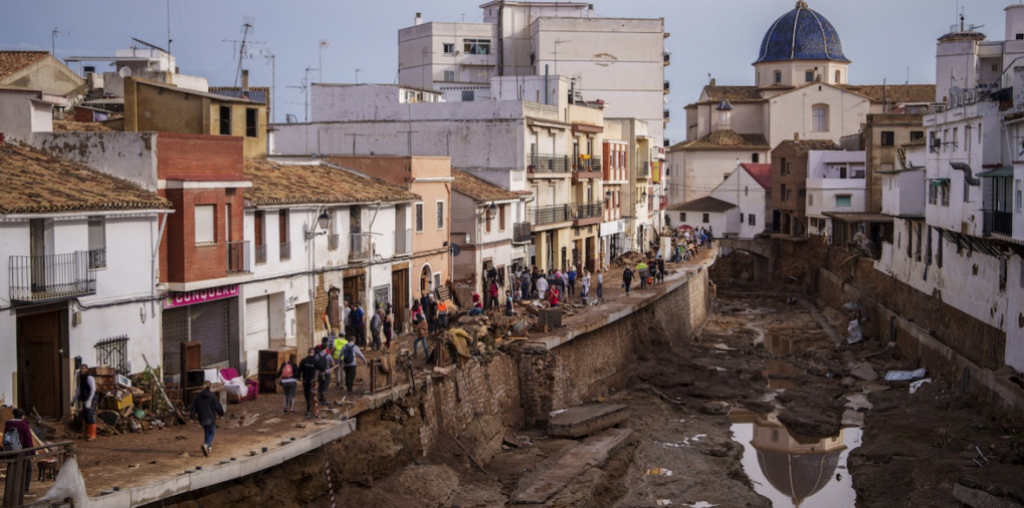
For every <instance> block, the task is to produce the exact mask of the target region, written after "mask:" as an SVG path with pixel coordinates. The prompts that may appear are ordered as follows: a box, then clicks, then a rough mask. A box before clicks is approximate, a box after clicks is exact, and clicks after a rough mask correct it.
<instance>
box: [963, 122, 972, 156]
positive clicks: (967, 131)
mask: <svg viewBox="0 0 1024 508" xmlns="http://www.w3.org/2000/svg"><path fill="white" fill-rule="evenodd" d="M964 150H967V151H968V152H970V151H971V126H970V125H967V126H965V127H964Z"/></svg>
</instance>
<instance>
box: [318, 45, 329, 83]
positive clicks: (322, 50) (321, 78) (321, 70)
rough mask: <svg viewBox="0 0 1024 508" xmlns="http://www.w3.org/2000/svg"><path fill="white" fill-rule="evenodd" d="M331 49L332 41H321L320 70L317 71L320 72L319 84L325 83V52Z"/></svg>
mask: <svg viewBox="0 0 1024 508" xmlns="http://www.w3.org/2000/svg"><path fill="white" fill-rule="evenodd" d="M329 47H331V41H329V40H327V39H320V68H319V69H317V70H318V71H320V77H319V79H317V81H316V82H317V83H323V82H324V50H325V49H327V48H329Z"/></svg>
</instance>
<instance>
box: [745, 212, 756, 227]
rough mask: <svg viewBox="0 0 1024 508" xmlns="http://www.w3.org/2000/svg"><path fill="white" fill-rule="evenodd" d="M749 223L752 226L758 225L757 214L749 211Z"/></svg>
mask: <svg viewBox="0 0 1024 508" xmlns="http://www.w3.org/2000/svg"><path fill="white" fill-rule="evenodd" d="M747 224H749V225H751V226H756V225H757V216H756V215H754V214H752V213H748V214H747Z"/></svg>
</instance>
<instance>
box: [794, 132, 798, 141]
mask: <svg viewBox="0 0 1024 508" xmlns="http://www.w3.org/2000/svg"><path fill="white" fill-rule="evenodd" d="M793 141H800V133H799V132H794V133H793Z"/></svg>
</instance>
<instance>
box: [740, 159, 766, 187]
mask: <svg viewBox="0 0 1024 508" xmlns="http://www.w3.org/2000/svg"><path fill="white" fill-rule="evenodd" d="M740 166H743V169H745V170H747V173H749V174H750V176H752V177H753V178H754V180H757V183H758V184H759V185H760V186H761V187H764V188H765V189H771V188H772V165H771V164H753V163H744V164H740Z"/></svg>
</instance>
